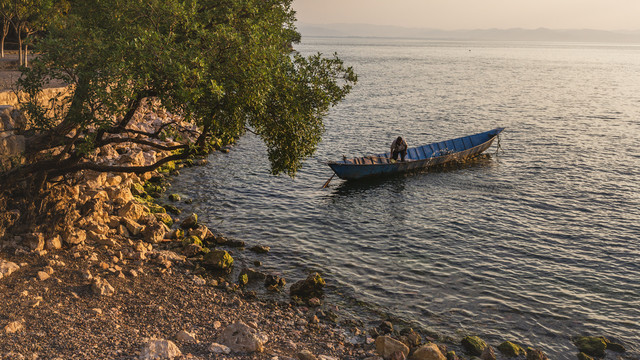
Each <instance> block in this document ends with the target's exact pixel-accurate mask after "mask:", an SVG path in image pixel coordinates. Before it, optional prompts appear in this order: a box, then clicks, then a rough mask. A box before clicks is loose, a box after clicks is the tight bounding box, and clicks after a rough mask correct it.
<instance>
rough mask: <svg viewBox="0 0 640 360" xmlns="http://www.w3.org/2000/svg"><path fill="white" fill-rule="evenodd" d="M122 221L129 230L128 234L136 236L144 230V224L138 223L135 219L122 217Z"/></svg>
mask: <svg viewBox="0 0 640 360" xmlns="http://www.w3.org/2000/svg"><path fill="white" fill-rule="evenodd" d="M122 222H124V226H125V228H126V229H127V231H128V232H129V234H131V235H133V236H138V235H140V234H141V233H142V231H143V230H144V226H142V225H140V224H138V223H137V222H136V221H134V220H131V219H129V218H123V219H122Z"/></svg>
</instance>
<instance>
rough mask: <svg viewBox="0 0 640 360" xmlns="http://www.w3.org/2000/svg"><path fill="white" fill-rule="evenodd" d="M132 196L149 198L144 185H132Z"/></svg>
mask: <svg viewBox="0 0 640 360" xmlns="http://www.w3.org/2000/svg"><path fill="white" fill-rule="evenodd" d="M131 194H133V195H134V196H140V197H145V196H147V192H146V191H145V190H144V186H142V184H138V183H136V184H131Z"/></svg>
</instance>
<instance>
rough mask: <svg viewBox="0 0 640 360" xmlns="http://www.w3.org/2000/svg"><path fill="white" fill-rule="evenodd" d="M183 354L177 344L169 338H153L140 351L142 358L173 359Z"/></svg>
mask: <svg viewBox="0 0 640 360" xmlns="http://www.w3.org/2000/svg"><path fill="white" fill-rule="evenodd" d="M178 356H182V352H181V351H180V349H178V347H177V346H176V344H174V343H173V342H171V341H169V340H163V339H151V340H149V342H147V343H146V344H145V346H144V348H142V352H140V357H139V359H140V360H152V359H154V360H155V359H173V358H175V357H178Z"/></svg>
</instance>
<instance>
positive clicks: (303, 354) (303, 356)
mask: <svg viewBox="0 0 640 360" xmlns="http://www.w3.org/2000/svg"><path fill="white" fill-rule="evenodd" d="M297 356H298V359H299V360H318V358H317V357H316V356H315V355H313V353H312V352H311V351H309V350H306V349H305V350H302V351H300V352H299V353H298V354H297Z"/></svg>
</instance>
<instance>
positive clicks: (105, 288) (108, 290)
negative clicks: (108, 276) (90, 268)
mask: <svg viewBox="0 0 640 360" xmlns="http://www.w3.org/2000/svg"><path fill="white" fill-rule="evenodd" d="M91 290H92V291H93V292H94V293H95V294H97V295H103V296H113V295H114V294H115V293H116V289H114V288H113V286H111V284H109V282H108V281H107V280H105V279H102V278H100V277H98V276H96V277H95V278H94V279H93V281H92V282H91Z"/></svg>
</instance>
